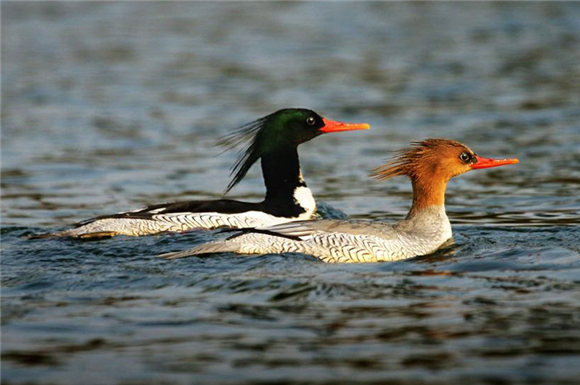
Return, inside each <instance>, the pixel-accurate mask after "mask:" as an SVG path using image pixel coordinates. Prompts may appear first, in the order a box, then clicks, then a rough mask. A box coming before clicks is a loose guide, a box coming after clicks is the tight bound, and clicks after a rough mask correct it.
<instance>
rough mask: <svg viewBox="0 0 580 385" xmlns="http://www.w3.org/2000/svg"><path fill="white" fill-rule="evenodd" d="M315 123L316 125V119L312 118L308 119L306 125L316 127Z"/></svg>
mask: <svg viewBox="0 0 580 385" xmlns="http://www.w3.org/2000/svg"><path fill="white" fill-rule="evenodd" d="M314 123H316V119H314V118H313V117H312V116H309V117H308V118H306V124H308V125H309V126H314Z"/></svg>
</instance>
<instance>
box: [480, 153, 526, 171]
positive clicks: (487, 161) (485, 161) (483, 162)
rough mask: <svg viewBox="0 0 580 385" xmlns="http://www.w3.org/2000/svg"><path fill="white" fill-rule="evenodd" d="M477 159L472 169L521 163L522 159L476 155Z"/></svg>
mask: <svg viewBox="0 0 580 385" xmlns="http://www.w3.org/2000/svg"><path fill="white" fill-rule="evenodd" d="M475 159H477V163H474V164H472V165H471V168H472V169H478V168H490V167H499V166H505V165H506V164H515V163H520V161H519V160H518V159H516V158H511V159H492V158H484V157H481V156H478V155H475Z"/></svg>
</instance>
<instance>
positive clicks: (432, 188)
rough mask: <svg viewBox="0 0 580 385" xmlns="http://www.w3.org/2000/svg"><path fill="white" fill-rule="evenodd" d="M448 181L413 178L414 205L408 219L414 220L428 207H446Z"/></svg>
mask: <svg viewBox="0 0 580 385" xmlns="http://www.w3.org/2000/svg"><path fill="white" fill-rule="evenodd" d="M447 182H448V181H447V180H444V179H439V178H438V179H430V180H427V179H419V178H412V179H411V183H412V185H413V205H412V206H411V210H409V214H408V215H407V218H412V217H414V216H416V215H417V214H419V213H421V212H422V211H424V210H425V209H426V208H428V207H432V206H438V207H442V208H444V207H445V189H446V188H447Z"/></svg>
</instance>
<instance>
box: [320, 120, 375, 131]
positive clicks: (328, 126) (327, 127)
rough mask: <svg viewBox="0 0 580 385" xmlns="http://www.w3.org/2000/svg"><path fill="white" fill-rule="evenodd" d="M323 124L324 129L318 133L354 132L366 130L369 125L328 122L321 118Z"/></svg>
mask: <svg viewBox="0 0 580 385" xmlns="http://www.w3.org/2000/svg"><path fill="white" fill-rule="evenodd" d="M322 121H323V122H324V127H322V128H321V129H320V131H322V132H324V133H326V132H339V131H355V130H368V129H369V128H371V125H370V124H368V123H344V122H338V121H336V120H329V119H326V118H322Z"/></svg>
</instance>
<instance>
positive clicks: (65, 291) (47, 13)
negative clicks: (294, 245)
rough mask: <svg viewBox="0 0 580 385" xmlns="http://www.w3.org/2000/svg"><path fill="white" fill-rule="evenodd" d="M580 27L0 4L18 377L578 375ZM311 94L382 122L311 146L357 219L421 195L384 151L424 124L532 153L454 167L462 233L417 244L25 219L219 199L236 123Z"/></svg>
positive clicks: (336, 203) (14, 370)
mask: <svg viewBox="0 0 580 385" xmlns="http://www.w3.org/2000/svg"><path fill="white" fill-rule="evenodd" d="M579 43H580V4H578V3H560V2H558V3H551V2H550V3H548V2H546V3H475V4H467V3H438V4H425V3H375V2H372V3H371V2H369V3H360V4H359V3H343V2H336V3H333V2H329V3H327V2H320V3H287V2H276V3H218V4H214V3H177V2H172V3H161V2H158V3H139V4H136V3H135V4H131V3H128V2H118V3H100V2H92V3H85V4H81V3H74V2H60V3H59V2H50V3H16V2H3V3H2V58H3V60H2V383H6V384H77V383H79V379H82V381H83V382H84V383H91V384H92V383H95V384H96V383H102V384H114V383H119V384H178V383H179V384H191V383H196V384H197V383H200V384H201V383H203V384H242V383H280V384H282V383H284V384H288V383H296V384H297V383H303V384H327V383H328V384H330V383H332V384H337V383H349V384H352V383H386V382H388V383H390V384H412V383H413V384H416V383H436V384H465V383H472V384H508V383H510V384H523V383H527V384H540V383H542V384H572V383H577V381H578V377H579V376H580V369H579V365H578V362H579V359H580V357H579V355H580V291H579V290H580V259H579V250H580V247H579V246H578V237H579V236H580V231H579V229H580V227H578V224H579V223H578V218H579V215H578V214H579V209H580V198H579V194H578V186H579V183H580V171H579V170H580V167H579V166H580V126H579V123H578V122H579V121H580V108H578V107H579V105H580V83H579V82H578V80H579V79H580V66H579V65H578V63H580V49H579V47H580V44H579ZM290 106H301V107H309V108H312V109H314V110H316V111H318V112H320V113H322V114H324V115H325V116H328V117H329V118H333V119H339V120H349V121H366V122H369V123H371V124H372V126H373V128H372V130H371V131H368V132H353V133H344V134H335V135H328V136H324V137H321V138H317V139H315V140H314V141H312V142H310V143H307V144H305V145H303V146H301V156H302V165H303V171H304V174H305V176H306V179H307V181H308V183H309V186H310V187H311V188H312V190H313V191H314V192H315V194H316V196H317V197H318V199H319V200H321V201H324V202H326V203H327V204H328V205H329V207H327V209H329V210H331V209H332V208H334V209H339V210H342V211H344V212H345V213H347V214H349V215H350V216H352V217H357V218H374V219H377V220H385V221H395V220H398V219H400V218H401V217H403V216H404V215H405V213H406V210H407V209H408V206H409V196H410V186H409V183H408V181H407V180H405V179H403V178H399V179H395V180H392V181H389V182H387V183H380V182H376V181H371V180H369V179H368V172H369V170H370V169H372V168H373V167H376V166H378V165H380V164H381V163H382V162H383V161H384V160H385V159H387V158H388V157H389V154H390V153H391V151H392V150H394V149H398V148H401V147H403V146H405V144H406V143H408V142H409V141H412V140H417V139H421V138H425V137H448V138H453V139H456V140H459V141H463V142H465V143H467V144H468V145H470V146H471V147H472V148H473V149H474V150H475V151H477V152H478V153H479V154H481V155H483V156H491V157H503V156H515V157H518V158H520V161H521V163H520V164H519V165H516V166H509V167H504V168H501V169H497V170H495V169H494V170H483V171H478V172H473V173H470V174H468V175H465V176H462V177H459V178H457V179H456V180H454V181H453V182H452V183H451V184H450V186H449V191H448V194H447V210H448V214H449V216H450V218H451V220H452V224H453V230H454V238H455V244H454V245H453V246H450V247H449V248H447V249H445V250H441V251H440V252H438V253H437V254H435V255H431V256H426V257H421V258H416V259H413V260H409V261H402V262H397V263H379V264H366V265H325V264H322V263H320V262H318V261H316V260H315V259H313V258H310V257H306V256H302V255H268V256H252V257H241V256H234V255H230V254H219V255H215V256H211V257H206V258H190V259H185V260H176V261H164V260H160V259H158V258H156V255H158V254H160V253H163V252H167V251H173V250H180V249H184V248H187V247H190V246H191V245H194V244H197V243H200V242H203V241H206V240H208V239H210V238H211V237H213V236H215V233H211V232H192V233H188V234H182V235H162V236H152V237H144V238H123V237H120V238H116V239H109V240H102V241H94V242H78V241H72V240H34V241H33V240H27V239H26V238H25V237H24V236H25V235H28V234H31V233H35V232H44V231H48V230H54V229H60V228H65V227H66V226H67V225H68V224H70V223H73V222H75V221H78V220H81V219H85V218H88V217H91V216H94V215H99V214H104V213H112V212H116V211H121V210H126V209H131V208H137V207H140V206H141V205H143V204H146V203H156V202H162V201H167V200H177V199H199V198H208V197H209V198H212V197H219V196H220V192H221V191H223V189H224V187H225V186H226V185H227V181H228V168H229V166H230V165H231V163H232V162H233V161H234V159H235V154H233V153H224V154H221V155H220V150H219V149H217V148H215V147H214V146H213V143H214V142H215V140H216V138H217V137H218V136H220V135H223V134H225V133H227V132H228V131H229V130H231V129H232V128H234V127H236V126H238V125H240V124H242V123H245V122H247V121H250V120H253V119H255V118H257V117H260V116H262V115H265V114H268V113H270V112H272V111H274V110H276V109H279V108H282V107H290ZM262 194H263V187H262V181H261V177H260V173H259V170H258V169H255V170H252V172H250V174H249V175H248V178H247V179H246V180H245V181H244V182H243V183H241V184H240V185H239V186H238V187H236V189H235V190H234V191H232V193H231V194H230V196H231V197H233V198H239V199H248V200H258V199H260V198H261V197H262ZM327 215H329V216H335V215H338V214H337V213H336V212H331V213H330V214H327Z"/></svg>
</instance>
